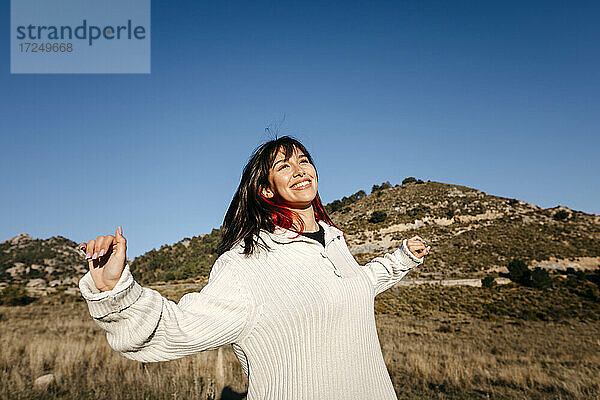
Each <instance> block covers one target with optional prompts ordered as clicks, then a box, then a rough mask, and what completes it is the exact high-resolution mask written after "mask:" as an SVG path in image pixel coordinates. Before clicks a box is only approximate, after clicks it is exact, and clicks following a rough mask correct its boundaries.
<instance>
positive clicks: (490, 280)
mask: <svg viewBox="0 0 600 400" xmlns="http://www.w3.org/2000/svg"><path fill="white" fill-rule="evenodd" d="M494 286H496V279H494V277H493V276H489V275H488V276H486V277H485V278H483V279H482V280H481V287H484V288H488V289H489V288H492V287H494Z"/></svg>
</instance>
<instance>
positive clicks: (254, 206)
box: [217, 136, 335, 255]
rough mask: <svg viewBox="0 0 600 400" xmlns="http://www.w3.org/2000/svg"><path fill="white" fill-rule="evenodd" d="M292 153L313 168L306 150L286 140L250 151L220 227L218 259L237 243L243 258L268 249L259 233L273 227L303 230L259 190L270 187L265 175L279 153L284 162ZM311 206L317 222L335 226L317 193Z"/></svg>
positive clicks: (294, 215) (297, 220)
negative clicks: (298, 153)
mask: <svg viewBox="0 0 600 400" xmlns="http://www.w3.org/2000/svg"><path fill="white" fill-rule="evenodd" d="M294 149H298V150H300V151H302V152H303V153H304V154H305V155H306V157H308V160H309V161H310V163H311V164H313V166H314V162H313V160H312V157H311V156H310V154H309V153H308V151H307V150H306V148H305V147H304V146H303V145H302V143H300V142H299V141H298V140H296V139H294V138H292V137H290V136H282V137H280V138H277V139H274V140H270V141H268V142H265V143H264V144H262V145H261V146H259V147H257V148H256V149H255V150H254V152H253V153H252V156H251V158H250V161H248V164H246V166H245V167H244V171H243V173H242V179H241V181H240V185H239V186H238V188H237V191H236V192H235V195H234V196H233V199H232V200H231V204H230V205H229V209H228V210H227V213H226V214H225V218H224V220H223V225H222V227H221V232H222V240H221V243H220V244H219V247H218V249H217V254H218V255H221V254H223V253H224V252H226V251H227V250H230V249H231V248H232V247H233V246H234V245H235V244H236V243H237V242H238V241H239V240H243V241H244V254H246V255H250V254H252V253H253V252H254V251H255V249H256V248H257V246H261V247H264V248H266V249H268V246H265V245H264V244H263V243H259V241H258V235H259V233H260V230H261V229H264V230H266V231H268V232H273V231H274V230H275V227H276V226H280V227H282V228H286V229H290V228H291V227H292V226H293V224H294V223H297V224H298V225H299V226H300V232H302V231H303V230H304V223H303V221H302V218H301V217H300V216H299V215H298V213H296V212H294V211H293V210H291V209H290V208H288V207H286V205H285V204H282V203H278V202H277V200H276V199H277V197H278V196H275V197H274V198H273V199H267V198H265V197H263V196H262V194H261V189H262V188H268V187H269V186H270V185H269V171H270V170H271V166H272V165H273V162H274V161H275V157H276V156H277V153H278V152H279V150H282V151H283V152H284V153H285V159H286V160H287V159H289V158H290V157H291V155H292V154H293V153H294ZM315 171H316V167H315ZM318 180H319V175H318V173H317V181H318ZM312 206H313V211H314V213H315V219H316V220H317V221H321V220H323V221H325V222H326V223H328V224H329V225H333V226H335V224H334V223H333V221H332V220H331V218H329V216H328V215H327V212H326V211H325V208H324V207H323V203H321V198H320V197H319V193H317V195H316V196H315V198H314V200H313V201H312Z"/></svg>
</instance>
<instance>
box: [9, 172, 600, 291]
mask: <svg viewBox="0 0 600 400" xmlns="http://www.w3.org/2000/svg"><path fill="white" fill-rule="evenodd" d="M326 208H327V209H328V211H329V212H330V215H331V217H332V219H333V220H334V222H335V223H336V224H337V225H338V226H339V227H340V228H341V229H342V230H343V231H344V232H345V235H346V241H347V243H348V246H349V248H350V250H351V252H352V253H353V254H354V256H355V258H356V259H357V260H358V261H359V263H361V264H364V263H366V262H368V261H370V260H371V259H372V258H374V257H376V256H378V255H381V254H383V253H385V252H388V251H393V250H394V249H396V248H397V247H398V246H399V245H400V242H401V240H402V239H403V238H406V237H411V236H413V235H419V236H421V237H423V238H425V239H426V240H427V241H428V242H429V244H430V245H431V246H432V249H431V253H430V255H429V256H428V260H427V262H426V263H425V264H424V265H423V266H422V267H421V268H419V269H418V270H415V271H413V272H411V275H412V276H413V278H414V277H420V278H428V279H441V278H453V277H460V278H465V277H470V278H478V277H482V276H484V275H486V274H489V273H496V274H497V273H498V272H501V271H506V265H507V264H508V262H509V261H510V260H511V259H514V258H518V259H521V260H523V261H525V262H526V263H527V264H529V265H530V266H542V267H545V268H550V269H566V268H567V267H573V268H575V269H595V268H598V267H599V266H600V216H598V215H594V214H587V213H584V212H581V211H576V210H571V209H569V208H567V207H562V206H557V207H554V208H548V209H544V208H541V207H538V206H536V205H532V204H528V203H525V202H523V201H520V200H517V199H511V198H505V197H500V196H494V195H489V194H486V193H484V192H482V191H479V190H477V189H473V188H469V187H466V186H460V185H452V184H446V183H441V182H433V181H428V182H423V181H420V180H416V179H414V178H407V179H405V181H404V182H403V184H402V185H396V186H392V185H390V184H389V183H387V182H386V183H384V184H382V185H374V186H373V190H372V192H371V193H370V194H368V195H367V194H366V192H364V191H359V192H357V193H355V194H353V195H351V196H349V197H344V198H342V199H340V200H336V201H334V202H331V203H330V204H328V205H327V206H326ZM132 240H135V239H132ZM219 240H220V230H218V229H213V230H212V232H211V233H209V234H204V235H199V236H195V237H192V238H184V239H183V240H181V241H179V242H177V243H175V244H173V245H164V246H162V247H161V248H160V249H153V250H151V251H149V252H147V253H145V254H143V255H141V256H139V257H136V258H135V259H134V260H133V261H132V262H131V269H132V271H133V273H134V275H135V276H136V279H138V280H139V281H140V282H142V283H150V282H155V281H171V280H180V279H187V278H194V277H198V276H207V275H208V273H209V271H210V268H211V266H212V264H213V263H214V260H215V259H216V248H217V244H218V242H219ZM76 246H77V243H75V242H73V241H71V240H69V239H66V238H63V237H60V236H57V237H53V238H50V239H32V238H31V237H29V236H28V235H27V234H22V235H19V236H17V237H15V238H12V239H10V240H7V241H5V242H2V243H0V282H1V283H2V284H3V285H4V286H5V285H6V284H8V283H14V284H18V285H27V286H28V287H29V288H32V289H35V288H38V289H40V290H41V289H42V288H44V287H50V288H53V287H75V285H76V283H77V281H78V279H79V278H80V277H81V275H83V274H84V273H85V271H86V270H87V264H86V263H85V262H84V261H83V260H82V258H81V255H80V254H79V252H78V250H77V248H76Z"/></svg>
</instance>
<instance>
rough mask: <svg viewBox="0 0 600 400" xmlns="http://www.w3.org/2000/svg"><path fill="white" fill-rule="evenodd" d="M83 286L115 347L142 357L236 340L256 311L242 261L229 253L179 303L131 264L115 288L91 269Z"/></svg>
mask: <svg viewBox="0 0 600 400" xmlns="http://www.w3.org/2000/svg"><path fill="white" fill-rule="evenodd" d="M79 288H80V290H81V294H82V296H83V297H84V299H85V300H86V302H87V304H88V308H89V311H90V314H91V316H92V317H93V318H94V321H95V322H96V324H98V326H100V327H101V328H102V329H104V330H105V331H106V338H107V340H108V344H109V345H110V347H111V348H112V349H114V350H115V351H117V352H118V353H120V354H121V355H123V356H124V357H126V358H129V359H131V360H136V361H142V362H155V361H167V360H173V359H177V358H181V357H184V356H187V355H190V354H194V353H198V352H201V351H204V350H210V349H214V348H217V347H220V346H223V345H226V344H230V343H235V342H236V341H237V340H238V339H239V338H240V337H241V335H242V334H243V332H244V329H245V328H246V326H247V323H248V321H249V320H250V315H251V311H252V306H251V304H252V303H251V300H250V294H249V292H248V290H247V287H246V285H245V283H244V282H243V281H242V280H241V279H240V278H239V274H238V271H237V265H236V264H234V263H233V262H228V259H227V256H226V255H223V256H221V257H219V259H217V261H216V262H215V264H214V266H213V268H212V270H211V273H210V277H209V281H208V284H207V285H206V286H205V287H204V288H203V289H202V290H201V291H200V292H197V293H188V294H186V295H184V296H183V297H182V298H181V300H180V301H179V302H178V303H175V302H173V301H170V300H167V299H166V298H164V297H162V296H161V295H160V293H158V292H157V291H156V290H153V289H150V288H145V287H142V286H140V284H139V283H138V282H136V281H135V280H134V279H133V276H132V274H131V272H130V270H129V265H125V267H124V269H123V271H122V274H121V276H120V278H119V280H118V282H117V283H116V285H115V286H114V287H113V288H112V289H111V290H106V291H100V290H99V289H98V288H97V285H96V283H95V282H94V279H93V278H92V274H91V271H88V272H87V273H86V274H85V275H84V276H83V277H82V278H81V280H80V281H79Z"/></svg>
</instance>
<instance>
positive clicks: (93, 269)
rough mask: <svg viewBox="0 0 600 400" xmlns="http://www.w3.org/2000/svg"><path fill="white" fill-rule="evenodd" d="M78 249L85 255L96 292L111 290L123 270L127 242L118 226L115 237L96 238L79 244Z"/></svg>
mask: <svg viewBox="0 0 600 400" xmlns="http://www.w3.org/2000/svg"><path fill="white" fill-rule="evenodd" d="M79 249H80V250H82V251H83V252H84V253H85V259H86V260H87V261H88V264H89V267H90V274H91V275H92V279H93V280H94V284H95V285H96V288H98V290H100V291H102V292H105V291H107V290H112V289H113V288H114V287H115V285H116V284H117V282H119V278H121V274H122V273H123V269H124V268H125V261H126V258H127V256H126V252H127V241H126V240H125V238H124V237H123V229H122V228H121V227H120V226H119V227H118V228H117V230H116V232H115V235H114V236H113V235H107V236H98V237H97V238H96V240H90V241H89V242H87V243H81V244H80V245H79Z"/></svg>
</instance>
